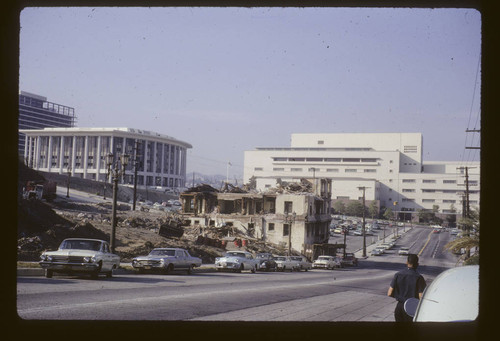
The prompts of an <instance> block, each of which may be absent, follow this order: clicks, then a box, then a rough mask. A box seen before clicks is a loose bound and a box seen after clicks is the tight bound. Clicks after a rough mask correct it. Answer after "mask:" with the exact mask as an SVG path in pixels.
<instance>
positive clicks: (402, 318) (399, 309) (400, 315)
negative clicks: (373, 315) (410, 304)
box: [394, 301, 413, 322]
mask: <svg viewBox="0 0 500 341" xmlns="http://www.w3.org/2000/svg"><path fill="white" fill-rule="evenodd" d="M404 304H405V303H404V302H399V301H398V304H397V305H396V309H395V310H394V319H396V322H412V321H413V317H411V316H410V315H408V314H407V313H406V312H405V309H404Z"/></svg>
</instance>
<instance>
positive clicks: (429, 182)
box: [422, 179, 436, 184]
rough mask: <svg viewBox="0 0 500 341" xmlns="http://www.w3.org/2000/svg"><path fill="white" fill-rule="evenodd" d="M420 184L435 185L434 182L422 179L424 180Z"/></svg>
mask: <svg viewBox="0 0 500 341" xmlns="http://www.w3.org/2000/svg"><path fill="white" fill-rule="evenodd" d="M422 182H423V183H424V184H435V183H436V180H426V179H424V180H422Z"/></svg>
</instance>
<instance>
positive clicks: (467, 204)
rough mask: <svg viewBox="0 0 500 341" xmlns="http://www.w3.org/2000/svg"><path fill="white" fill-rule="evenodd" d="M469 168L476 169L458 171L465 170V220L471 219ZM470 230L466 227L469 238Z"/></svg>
mask: <svg viewBox="0 0 500 341" xmlns="http://www.w3.org/2000/svg"><path fill="white" fill-rule="evenodd" d="M469 168H476V167H467V166H466V167H458V168H457V169H460V170H463V169H465V184H464V185H465V195H464V199H465V200H464V201H465V202H464V204H463V209H464V211H465V212H463V213H462V216H463V217H465V218H470V204H469ZM470 229H471V227H470V226H469V225H468V224H467V225H466V231H467V232H466V233H467V236H470ZM466 257H467V258H469V257H470V250H467V255H466Z"/></svg>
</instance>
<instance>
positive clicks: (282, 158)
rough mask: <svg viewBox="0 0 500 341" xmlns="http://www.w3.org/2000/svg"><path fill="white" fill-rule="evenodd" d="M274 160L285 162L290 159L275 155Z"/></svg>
mask: <svg viewBox="0 0 500 341" xmlns="http://www.w3.org/2000/svg"><path fill="white" fill-rule="evenodd" d="M273 161H279V162H283V161H288V159H287V158H286V157H273Z"/></svg>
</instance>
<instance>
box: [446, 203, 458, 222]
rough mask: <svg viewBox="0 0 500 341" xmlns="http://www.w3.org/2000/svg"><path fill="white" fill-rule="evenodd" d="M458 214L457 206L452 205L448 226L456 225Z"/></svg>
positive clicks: (447, 219)
mask: <svg viewBox="0 0 500 341" xmlns="http://www.w3.org/2000/svg"><path fill="white" fill-rule="evenodd" d="M456 212H457V210H456V209H455V205H453V204H451V205H450V214H448V215H447V216H446V222H447V223H448V226H453V225H455V223H456V221H457V216H456V215H455V213H456Z"/></svg>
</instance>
